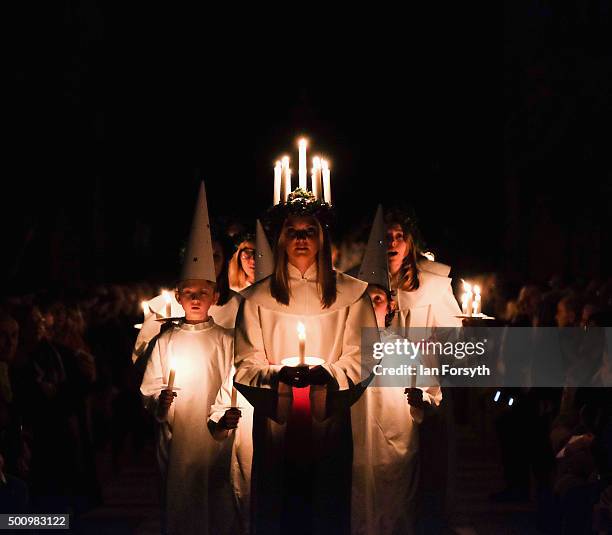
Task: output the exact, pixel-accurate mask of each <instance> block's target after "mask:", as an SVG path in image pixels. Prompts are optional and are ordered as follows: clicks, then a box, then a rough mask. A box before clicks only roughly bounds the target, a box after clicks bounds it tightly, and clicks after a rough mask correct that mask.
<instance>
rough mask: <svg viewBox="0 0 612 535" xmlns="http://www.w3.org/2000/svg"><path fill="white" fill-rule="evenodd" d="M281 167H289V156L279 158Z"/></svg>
mask: <svg viewBox="0 0 612 535" xmlns="http://www.w3.org/2000/svg"><path fill="white" fill-rule="evenodd" d="M281 161H282V165H283V167H289V156H283V157H282V158H281Z"/></svg>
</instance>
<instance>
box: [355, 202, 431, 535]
mask: <svg viewBox="0 0 612 535" xmlns="http://www.w3.org/2000/svg"><path fill="white" fill-rule="evenodd" d="M385 235H386V228H385V223H384V220H383V212H382V207H380V206H379V208H378V211H377V213H376V217H375V219H374V223H373V225H372V230H371V232H370V238H369V240H368V245H367V248H366V252H365V256H364V258H363V262H362V264H361V268H360V270H359V278H360V279H362V280H364V281H365V282H367V283H368V294H369V296H370V298H371V300H372V305H373V307H374V312H375V313H376V320H377V324H378V329H379V331H380V339H381V342H394V341H396V340H398V339H400V336H399V335H398V334H397V332H394V330H393V329H392V328H390V327H391V323H392V321H393V318H394V310H393V308H392V300H391V292H390V288H389V279H390V277H389V272H388V262H387V247H386V243H385ZM387 358H388V359H389V360H388V361H387V360H386V359H387ZM398 358H402V357H401V356H399V355H390V356H389V357H383V359H382V361H379V362H380V363H381V364H382V365H383V366H389V365H391V364H387V363H388V362H389V363H394V364H392V365H393V366H397V365H399V364H400V363H403V362H404V360H397V359H398ZM427 360H428V359H427V357H426V356H424V355H418V357H417V356H415V359H414V360H410V364H411V365H412V366H414V367H415V368H417V367H418V366H419V364H424V365H425V366H428V367H429V366H435V363H434V362H428V361H427ZM404 379H405V380H404V381H403V382H402V381H400V382H399V383H397V386H395V385H392V384H389V382H385V381H384V380H383V381H380V382H379V381H378V377H375V378H374V380H373V382H372V383H371V384H370V385H369V386H368V388H367V389H366V391H365V392H364V394H363V396H362V397H361V398H360V399H359V401H357V403H355V404H354V405H353V407H352V409H351V417H352V431H353V477H352V480H353V489H352V515H351V533H352V534H353V535H370V534H376V535H396V534H411V533H414V532H415V529H416V526H415V524H416V502H417V489H418V484H419V478H418V474H419V470H418V467H419V427H420V424H421V423H422V421H423V419H424V417H425V414H426V412H428V411H427V409H428V407H430V406H431V405H432V404H435V402H436V401H437V400H438V398H439V393H440V388H439V386H438V384H437V382H432V381H431V380H430V381H427V380H425V378H423V377H417V376H416V375H412V376H410V377H408V376H407V377H405V378H404Z"/></svg>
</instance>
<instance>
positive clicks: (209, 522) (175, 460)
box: [140, 319, 236, 535]
mask: <svg viewBox="0 0 612 535" xmlns="http://www.w3.org/2000/svg"><path fill="white" fill-rule="evenodd" d="M232 356H233V344H232V337H231V335H230V334H229V332H228V331H227V330H226V329H223V328H222V327H219V326H217V325H215V323H214V321H213V320H212V319H210V320H209V321H207V322H204V323H199V324H196V325H190V324H186V323H181V324H180V325H178V326H175V327H174V328H172V329H170V330H168V331H167V332H165V333H164V334H163V335H162V336H160V337H159V338H158V340H157V343H156V344H155V347H154V348H153V353H152V355H151V358H150V359H149V362H148V364H147V368H146V371H145V374H144V378H143V381H142V384H141V387H140V391H141V393H142V395H143V397H144V402H145V405H146V406H147V407H148V408H149V409H150V410H151V411H152V412H153V414H156V408H157V402H158V399H159V393H160V391H161V390H162V388H163V385H164V384H166V382H167V380H168V374H169V363H170V361H171V360H174V362H175V369H176V376H175V382H174V386H175V388H176V389H177V397H176V398H175V399H174V402H173V403H172V405H171V406H170V410H169V412H168V415H167V418H165V419H164V420H163V421H160V422H159V423H160V427H161V433H160V444H159V449H158V456H159V461H160V468H161V470H162V480H163V481H165V485H164V487H165V492H164V493H163V494H164V501H165V504H164V506H165V507H164V510H165V519H166V521H165V524H166V526H167V533H168V534H170V535H172V534H180V535H187V534H190V533H194V534H195V533H198V534H209V533H210V534H213V535H216V534H218V533H232V531H231V528H230V527H229V526H231V525H233V523H234V522H235V521H236V519H235V518H232V517H231V515H230V517H229V518H221V519H218V518H216V517H215V513H218V512H219V511H224V512H226V513H227V511H230V510H231V509H232V507H231V505H228V502H231V501H232V500H231V497H230V494H229V481H228V477H227V473H224V471H223V469H222V468H221V469H220V468H218V463H220V462H221V460H222V459H220V457H219V453H220V449H221V446H220V443H219V442H217V441H215V440H214V439H213V437H212V435H211V434H210V432H209V430H208V427H207V420H208V416H209V414H210V410H211V407H212V405H213V404H214V402H215V398H216V396H217V395H218V392H219V390H220V389H221V385H222V384H223V383H224V381H227V380H228V377H229V376H230V372H231V366H232Z"/></svg>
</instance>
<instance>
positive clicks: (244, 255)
mask: <svg viewBox="0 0 612 535" xmlns="http://www.w3.org/2000/svg"><path fill="white" fill-rule="evenodd" d="M255 252H256V251H255V244H254V243H252V242H247V243H246V244H245V246H244V247H242V248H241V249H240V265H241V266H242V270H243V271H244V273H245V274H246V277H247V280H248V281H249V282H250V283H251V284H253V283H254V282H255Z"/></svg>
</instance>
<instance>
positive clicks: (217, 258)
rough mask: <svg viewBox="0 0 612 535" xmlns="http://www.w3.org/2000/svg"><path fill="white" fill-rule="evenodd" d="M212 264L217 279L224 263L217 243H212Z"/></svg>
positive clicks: (223, 257)
mask: <svg viewBox="0 0 612 535" xmlns="http://www.w3.org/2000/svg"><path fill="white" fill-rule="evenodd" d="M212 246H213V263H214V265H215V275H216V276H217V277H219V273H221V270H222V269H223V262H225V255H224V254H223V248H222V247H221V244H220V243H219V242H216V241H213V242H212Z"/></svg>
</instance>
